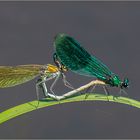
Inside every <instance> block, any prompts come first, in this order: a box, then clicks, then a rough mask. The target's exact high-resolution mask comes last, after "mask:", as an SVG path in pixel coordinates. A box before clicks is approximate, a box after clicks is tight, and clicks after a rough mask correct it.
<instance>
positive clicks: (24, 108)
mask: <svg viewBox="0 0 140 140" xmlns="http://www.w3.org/2000/svg"><path fill="white" fill-rule="evenodd" d="M79 101H107V102H108V101H111V102H117V103H122V104H127V105H130V106H133V107H137V108H140V102H139V101H136V100H133V99H130V98H126V97H121V96H120V97H115V96H112V95H110V96H108V97H107V96H106V95H102V94H90V95H89V96H88V98H87V99H85V95H78V96H75V97H71V98H68V99H64V100H61V101H59V102H58V101H54V100H53V99H50V98H48V99H43V100H42V101H39V105H38V101H37V100H35V101H31V102H27V103H24V104H21V105H18V106H15V107H12V108H10V109H8V110H6V111H3V112H1V113H0V124H2V123H3V122H6V121H8V120H10V119H13V118H15V117H17V116H20V115H22V114H25V113H27V112H31V111H33V110H36V109H39V108H43V107H48V106H53V105H57V104H58V105H59V104H62V103H69V102H79ZM37 105H38V108H37Z"/></svg>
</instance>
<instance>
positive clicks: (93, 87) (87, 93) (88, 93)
mask: <svg viewBox="0 0 140 140" xmlns="http://www.w3.org/2000/svg"><path fill="white" fill-rule="evenodd" d="M95 87H96V85H94V86H92V88H91V87H89V88H88V89H87V90H86V95H85V99H87V98H88V96H89V95H90V93H92V92H93V90H94V89H95ZM90 88H91V90H90V92H88V90H89V89H90Z"/></svg>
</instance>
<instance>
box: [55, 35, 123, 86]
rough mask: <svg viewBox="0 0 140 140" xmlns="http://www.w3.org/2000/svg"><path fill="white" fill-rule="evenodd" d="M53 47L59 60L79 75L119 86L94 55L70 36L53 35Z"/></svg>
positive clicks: (119, 82) (113, 75) (117, 80)
mask: <svg viewBox="0 0 140 140" xmlns="http://www.w3.org/2000/svg"><path fill="white" fill-rule="evenodd" d="M54 47H55V51H56V55H57V56H58V58H59V60H60V62H61V63H62V64H63V65H65V66H66V67H67V68H68V69H70V70H71V71H73V72H76V73H78V74H80V75H85V76H90V77H91V76H92V77H97V78H98V79H99V80H102V81H104V82H105V83H106V84H109V85H111V86H117V87H119V86H121V84H122V82H121V80H120V79H119V77H118V76H117V75H115V74H114V73H112V72H111V71H110V70H109V68H108V67H107V66H106V65H104V64H103V63H102V62H101V61H100V60H99V59H97V58H96V57H95V56H93V55H90V54H89V53H88V52H87V51H86V50H85V49H84V48H83V46H82V45H81V44H80V43H78V42H77V41H76V40H75V39H73V38H72V37H70V36H68V35H66V34H63V33H60V34H58V35H57V36H56V37H55V40H54Z"/></svg>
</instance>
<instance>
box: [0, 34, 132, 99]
mask: <svg viewBox="0 0 140 140" xmlns="http://www.w3.org/2000/svg"><path fill="white" fill-rule="evenodd" d="M54 48H55V53H54V54H53V55H52V56H53V58H54V62H55V64H56V66H54V65H51V64H48V65H36V64H32V65H19V66H0V88H7V87H12V86H16V85H19V84H22V83H25V82H27V81H30V80H32V79H34V78H35V77H37V76H39V77H40V78H39V80H38V81H37V83H36V89H37V97H38V89H39V88H40V87H41V88H42V89H43V93H44V94H45V96H49V95H51V94H50V93H48V90H47V87H46V84H45V82H46V81H49V80H51V79H54V78H55V80H54V82H53V84H52V85H51V87H50V91H51V93H52V94H53V95H55V94H54V92H53V90H52V88H53V87H54V84H55V83H56V81H57V80H58V79H59V77H61V76H62V79H63V82H64V84H65V85H66V86H67V87H69V88H72V89H73V86H71V84H69V82H68V81H67V80H66V77H65V75H64V73H65V72H66V71H68V70H71V71H73V72H76V73H77V74H80V75H84V76H90V77H95V78H97V80H98V81H99V83H100V82H102V83H104V85H105V86H103V87H104V90H105V92H106V93H107V94H108V92H107V89H106V86H108V85H109V86H112V87H119V88H120V89H124V88H127V87H128V84H129V80H128V79H127V78H124V80H123V81H121V80H120V78H119V77H118V76H117V75H116V74H114V73H113V72H112V71H111V70H110V69H109V68H108V67H107V66H106V65H104V64H103V63H102V62H101V61H100V60H99V59H97V58H96V57H95V56H93V55H90V54H89V53H88V52H87V51H86V50H85V49H84V48H83V47H82V46H81V44H79V43H78V42H77V41H76V40H75V39H74V38H72V37H70V36H68V35H66V34H63V33H60V34H58V35H56V36H55V38H54ZM97 84H98V82H97ZM53 97H55V96H53ZM38 99H39V97H38ZM56 99H57V98H56Z"/></svg>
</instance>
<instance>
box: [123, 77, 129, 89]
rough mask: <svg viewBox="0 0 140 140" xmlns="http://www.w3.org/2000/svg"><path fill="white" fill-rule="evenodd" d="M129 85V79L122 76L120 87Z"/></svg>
mask: <svg viewBox="0 0 140 140" xmlns="http://www.w3.org/2000/svg"><path fill="white" fill-rule="evenodd" d="M128 87H129V80H128V78H124V80H123V82H122V84H121V88H128Z"/></svg>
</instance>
